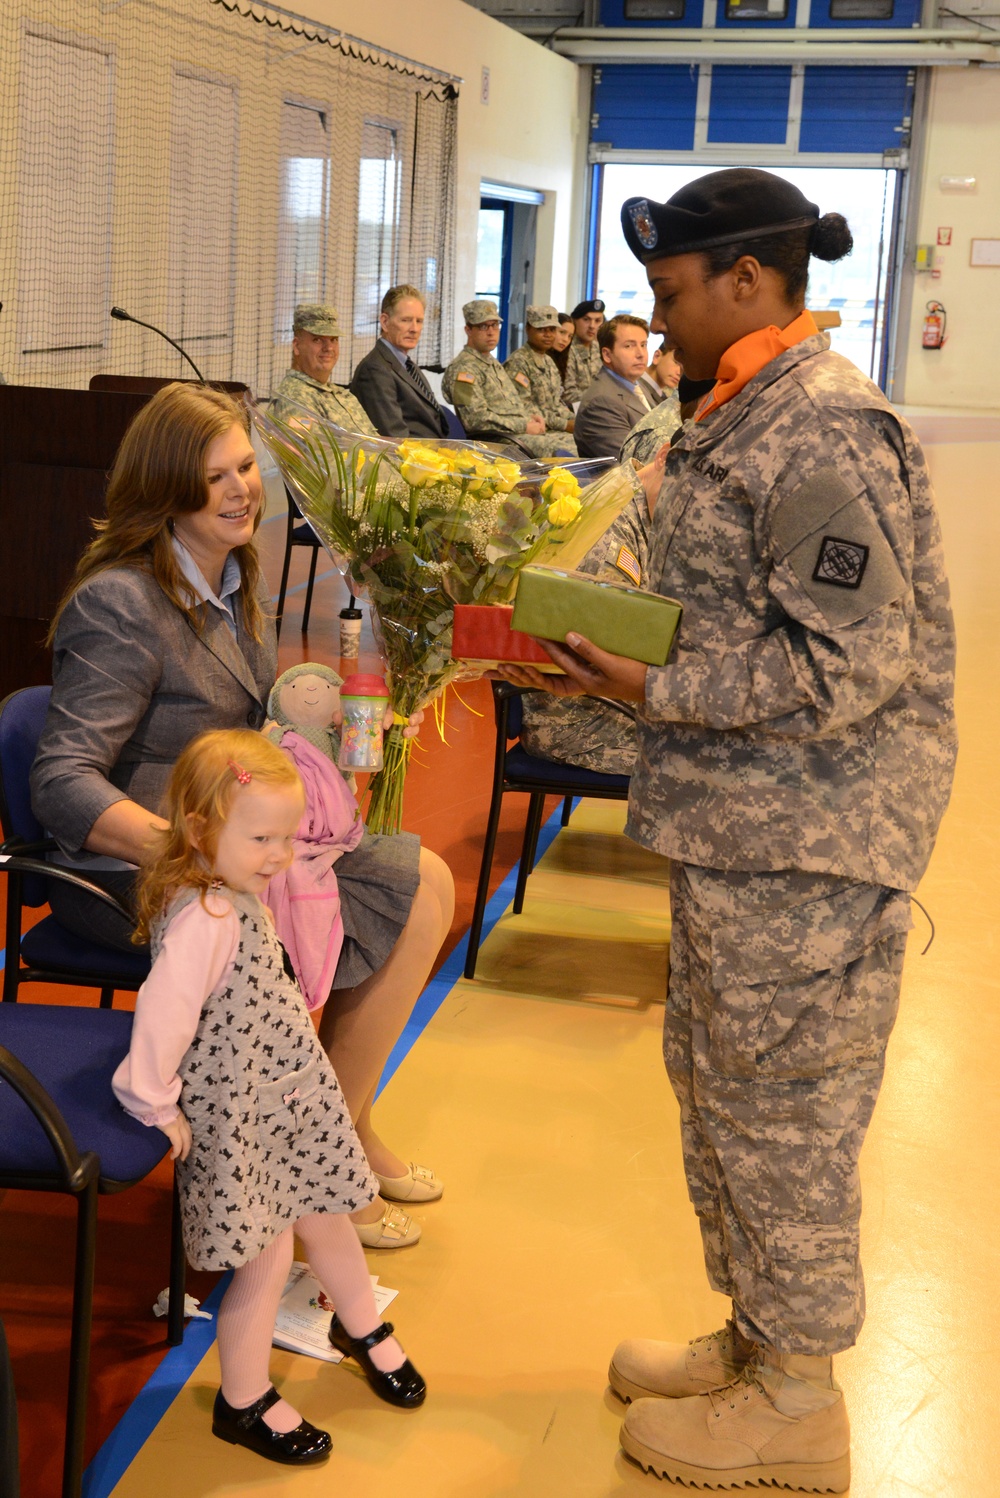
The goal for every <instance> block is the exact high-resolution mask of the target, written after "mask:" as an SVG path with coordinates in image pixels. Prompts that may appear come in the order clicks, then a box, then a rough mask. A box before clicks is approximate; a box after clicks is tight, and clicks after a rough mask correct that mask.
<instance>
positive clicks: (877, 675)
mask: <svg viewBox="0 0 1000 1498" xmlns="http://www.w3.org/2000/svg"><path fill="white" fill-rule="evenodd" d="M622 223H623V227H624V230H625V236H626V239H627V240H628V243H629V246H630V248H631V249H632V251H633V253H634V254H636V255H637V256H638V258H639V259H641V260H642V261H644V263H645V265H646V268H647V275H648V277H649V282H650V285H651V287H652V289H653V292H654V295H655V298H656V307H655V311H654V316H653V321H652V327H653V330H654V331H657V332H664V333H669V336H670V338H671V341H672V342H674V343H675V345H676V346H677V354H678V358H679V360H680V361H681V363H682V364H683V367H684V371H685V374H686V375H688V376H689V377H690V378H692V379H695V380H700V379H705V378H709V377H711V376H712V375H715V376H716V385H715V388H714V391H713V392H712V393H711V394H710V395H708V396H706V398H705V400H704V401H703V402H702V404H701V406H700V407H699V410H698V412H697V416H696V419H695V420H694V421H693V422H688V423H687V424H686V425H685V427H684V428H683V430H682V431H681V432H680V433H679V434H678V435H677V437H676V438H675V439H674V441H673V445H672V446H671V449H670V452H669V454H668V456H667V460H666V471H665V476H664V483H663V488H662V490H661V492H660V497H659V500H658V502H657V507H656V512H655V516H654V520H653V528H652V535H651V541H650V556H649V565H648V578H649V586H651V587H652V588H655V589H656V590H657V591H658V592H662V593H665V594H670V595H672V596H674V597H676V598H679V599H681V600H682V601H683V603H684V606H685V616H684V622H683V625H682V630H681V637H680V642H679V647H678V649H677V650H676V653H675V654H674V656H673V658H672V659H671V661H670V662H669V664H668V665H666V666H665V667H662V668H659V669H656V668H649V669H647V668H646V667H645V666H643V665H641V664H638V663H636V662H634V661H630V660H627V659H625V658H623V657H618V656H612V655H609V654H607V653H606V652H604V651H601V650H598V649H596V648H595V647H594V646H593V645H591V644H590V643H589V642H588V641H587V640H585V639H582V638H581V637H580V636H578V635H569V636H568V637H567V644H568V645H569V646H570V647H571V648H569V649H567V648H565V647H563V646H552V647H551V650H550V653H551V654H552V656H553V658H554V659H555V660H556V661H557V662H558V663H559V664H560V665H561V666H562V667H563V669H564V670H565V672H566V673H567V675H566V676H565V677H562V678H560V677H555V678H551V677H543V676H541V675H540V673H536V672H531V671H527V670H520V671H518V672H516V673H515V672H511V675H512V677H513V678H514V679H517V680H518V681H520V682H521V683H522V684H526V685H533V686H539V687H547V688H548V689H550V690H556V691H557V692H561V693H567V694H569V693H574V692H580V691H583V692H587V693H589V694H593V695H599V696H608V697H613V698H618V699H626V700H632V701H635V702H637V703H639V704H640V708H639V717H638V729H639V757H638V761H637V764H636V768H635V771H634V774H633V777H632V785H631V799H630V804H629V824H628V831H629V833H630V835H631V836H632V837H634V838H636V839H637V841H639V842H641V843H644V844H645V845H646V846H647V847H650V848H653V849H655V850H656V851H657V852H660V853H662V854H664V855H665V856H667V857H669V858H670V859H671V903H672V912H673V945H672V954H671V959H672V962H671V977H670V986H669V992H668V996H667V1013H666V1022H665V1046H664V1049H665V1055H666V1061H667V1069H668V1072H669V1075H670V1080H671V1083H672V1085H673V1087H674V1091H675V1092H676V1094H677V1098H678V1101H679V1103H680V1109H681V1131H682V1138H683V1147H684V1161H685V1168H686V1172H687V1178H688V1188H689V1192H690V1195H691V1199H692V1202H693V1203H694V1207H695V1210H696V1212H697V1214H698V1217H699V1221H700V1224H701V1230H702V1238H703V1243H704V1250H705V1261H706V1265H707V1268H708V1274H709V1279H710V1281H711V1283H712V1285H713V1287H714V1288H715V1289H717V1290H719V1291H721V1292H722V1293H723V1294H725V1295H727V1296H729V1297H730V1298H731V1300H732V1302H733V1313H732V1319H731V1320H730V1321H729V1322H728V1323H727V1325H726V1327H725V1328H724V1329H723V1330H722V1331H720V1332H718V1333H715V1334H713V1335H711V1336H709V1337H705V1338H699V1339H698V1341H697V1342H696V1343H692V1344H690V1345H689V1346H688V1347H683V1346H679V1345H676V1344H671V1343H665V1342H648V1341H632V1342H625V1343H622V1344H621V1345H620V1346H619V1347H618V1348H617V1349H616V1351H615V1354H614V1358H613V1361H612V1365H611V1374H610V1377H611V1381H612V1384H613V1386H614V1388H615V1389H616V1390H617V1391H618V1392H619V1393H620V1394H621V1395H622V1396H623V1397H624V1398H627V1399H634V1400H635V1402H634V1403H633V1404H632V1406H631V1408H630V1410H629V1411H628V1413H627V1415H626V1419H625V1424H624V1426H623V1428H622V1444H623V1446H624V1447H625V1450H626V1451H627V1452H628V1453H629V1455H631V1456H632V1457H634V1458H635V1459H636V1460H637V1461H639V1462H640V1463H641V1464H642V1465H643V1466H644V1467H646V1468H647V1469H651V1470H652V1471H654V1472H656V1473H658V1474H659V1475H661V1476H669V1477H671V1478H674V1479H676V1480H680V1481H683V1482H686V1483H689V1484H691V1485H694V1486H700V1487H711V1488H716V1487H734V1486H738V1487H742V1486H744V1485H745V1484H746V1483H754V1484H759V1483H762V1482H763V1483H778V1484H779V1485H784V1486H786V1487H790V1488H793V1489H795V1490H798V1491H809V1492H840V1491H843V1490H844V1489H846V1488H847V1486H848V1483H849V1481H850V1456H849V1448H850V1432H849V1427H848V1421H847V1414H846V1411H845V1409H844V1400H843V1396H842V1394H841V1391H840V1388H839V1386H838V1384H837V1383H836V1380H835V1379H834V1377H833V1368H832V1355H833V1354H834V1353H836V1352H839V1351H841V1350H842V1349H844V1348H847V1347H850V1346H851V1345H852V1343H853V1342H854V1341H855V1340H856V1338H857V1335H858V1332H859V1330H860V1327H861V1323H862V1320H863V1316H864V1285H863V1280H862V1276H861V1267H860V1263H859V1258H858V1222H859V1217H860V1212H861V1197H860V1186H859V1179H858V1156H859V1153H860V1149H861V1145H862V1142H863V1140H864V1136H865V1132H866V1129H867V1127H868V1123H869V1121H870V1119H871V1115H872V1110H873V1108H874V1104H875V1100H876V1097H877V1095H878V1090H879V1085H880V1082H881V1078H882V1070H883V1064H884V1056H885V1046H886V1042H887V1040H888V1037H889V1034H890V1031H891V1029H892V1025H893V1021H894V1019H895V1014H896V1007H897V1003H898V998H899V984H900V975H901V970H902V962H903V949H904V946H905V942H906V932H907V930H908V929H909V926H910V924H911V923H910V914H909V892H910V891H911V890H913V889H914V888H915V886H916V884H917V882H918V880H919V879H920V877H921V875H922V874H923V872H924V869H925V868H926V865H927V861H928V859H929V857H930V853H931V849H932V847H933V843H934V838H935V835H936V832H937V828H938V824H939V822H940V818H941V815H942V813H943V811H944V808H945V805H946V804H947V800H948V795H949V791H950V787H951V779H952V773H953V767H954V760H955V751H956V737H955V727H954V701H953V677H954V630H953V624H952V617H951V611H950V606H949V599H948V584H947V580H946V577H945V572H944V562H943V557H942V549H941V535H940V529H939V526H938V521H937V516H936V513H935V509H934V501H933V497H932V494H931V489H930V484H929V481H928V476H927V470H926V466H925V463H924V459H923V456H922V454H921V452H920V448H919V446H918V444H917V442H916V439H915V438H914V436H913V433H912V432H911V431H910V429H909V427H908V426H907V424H906V422H905V421H903V419H902V418H901V417H899V416H898V415H897V414H896V413H895V412H894V411H893V410H892V408H891V407H890V406H889V404H888V402H887V401H886V399H885V397H884V396H883V394H882V392H881V391H880V390H879V389H878V388H877V387H876V386H875V385H873V384H872V383H871V381H869V380H868V379H867V378H866V377H865V376H864V375H863V374H861V373H860V372H859V371H858V370H857V369H856V368H855V366H854V365H852V364H851V363H850V362H849V361H848V360H846V359H844V358H842V357H840V356H839V355H837V354H833V353H831V352H829V340H828V338H827V336H826V335H825V334H820V333H818V332H817V330H816V327H815V323H814V322H813V320H812V318H811V317H810V315H809V314H808V313H807V312H803V310H802V309H803V305H804V296H805V286H806V273H807V268H808V259H809V255H810V254H814V255H818V256H819V257H820V258H821V259H825V260H836V259H839V258H840V257H841V256H842V255H844V254H846V253H848V251H849V250H850V248H851V237H850V233H849V231H848V228H847V225H846V224H845V222H844V220H843V219H842V218H840V217H839V215H833V214H828V215H826V216H824V217H823V218H820V217H819V210H818V208H817V207H816V205H815V204H813V203H809V202H807V200H806V199H805V198H804V197H803V196H802V194H801V193H800V192H799V191H798V190H797V189H796V188H793V187H792V186H791V185H790V184H789V183H787V182H784V181H782V180H781V179H780V178H777V177H774V176H772V175H770V174H769V173H767V172H760V171H751V170H744V169H739V170H731V171H723V172H714V173H712V174H710V175H709V176H707V177H703V178H701V179H699V180H698V181H697V182H694V183H691V184H689V185H688V186H687V187H684V188H682V189H681V190H680V191H679V192H678V193H676V194H675V195H674V197H672V198H671V199H670V201H669V202H667V203H665V204H657V203H651V202H648V201H647V200H646V199H641V198H639V199H637V198H633V199H631V200H630V201H629V202H627V203H626V204H625V205H624V208H623V210H622ZM640 1396H647V1397H640ZM649 1396H651V1397H649Z"/></svg>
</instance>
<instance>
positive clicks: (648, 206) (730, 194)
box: [622, 167, 819, 264]
mask: <svg viewBox="0 0 1000 1498" xmlns="http://www.w3.org/2000/svg"><path fill="white" fill-rule="evenodd" d="M818 219H819V208H818V207H817V206H816V204H815V203H810V202H809V199H808V198H807V197H806V196H805V195H804V194H803V193H801V192H800V191H799V189H798V188H797V187H793V186H792V184H791V183H790V182H786V181H785V179H784V178H783V177H776V176H775V175H774V173H773V172H762V171H758V170H757V168H756V167H732V168H730V169H729V170H727V171H724V172H709V173H708V174H707V176H704V177H699V178H697V180H696V181H694V182H689V183H688V184H687V186H686V187H682V188H680V190H679V191H678V192H675V193H674V195H673V197H672V198H668V199H667V201H666V202H665V203H653V202H651V201H650V200H649V198H629V199H628V200H627V201H626V202H625V203H623V204H622V229H623V231H624V233H625V240H626V242H627V244H628V247H629V249H630V250H631V251H632V254H633V255H635V257H636V259H637V260H641V261H643V262H644V263H647V264H648V262H649V261H650V260H663V259H667V258H669V257H670V256H671V255H689V254H691V252H692V251H694V250H711V249H714V248H715V246H716V245H722V244H736V243H737V242H738V241H740V240H744V239H755V238H760V237H761V236H762V235H765V234H780V233H781V232H783V231H784V230H785V229H804V228H806V227H808V226H810V225H812V224H815V223H816V222H817V220H818Z"/></svg>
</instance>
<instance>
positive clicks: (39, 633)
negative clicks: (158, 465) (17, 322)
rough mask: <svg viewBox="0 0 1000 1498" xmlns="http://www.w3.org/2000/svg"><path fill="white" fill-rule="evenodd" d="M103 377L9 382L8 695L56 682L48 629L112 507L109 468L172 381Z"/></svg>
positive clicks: (0, 407) (4, 499) (0, 634)
mask: <svg viewBox="0 0 1000 1498" xmlns="http://www.w3.org/2000/svg"><path fill="white" fill-rule="evenodd" d="M97 380H99V381H100V383H101V384H102V385H103V386H105V388H103V389H91V390H52V389H49V388H46V387H42V386H31V385H0V699H2V698H4V697H6V695H7V693H8V692H13V691H15V690H16V689H17V688H18V687H31V686H42V685H46V684H47V683H48V682H50V681H51V680H52V654H51V651H50V650H49V649H48V648H47V646H46V644H45V636H46V634H47V633H48V628H49V624H50V622H51V620H52V616H53V614H54V613H55V611H56V608H57V607H58V604H59V600H60V599H61V597H62V595H63V593H64V592H65V590H66V587H67V586H68V584H69V581H70V579H71V577H72V576H73V570H74V568H75V567H76V564H77V561H78V559H79V557H80V553H81V552H82V551H83V549H84V547H85V546H86V545H87V544H88V542H90V541H91V540H92V538H93V529H92V525H91V522H92V520H94V519H96V518H97V517H98V516H100V515H102V514H103V512H104V494H105V490H106V487H107V478H108V470H109V468H110V467H111V464H112V462H113V461H114V456H115V453H116V452H117V451H118V446H119V443H120V442H121V440H122V437H123V436H124V435H125V429H126V427H127V426H128V424H129V422H130V421H131V420H132V418H133V416H135V414H136V412H137V411H140V410H141V409H142V407H143V406H144V405H145V404H146V402H147V401H148V400H149V398H150V396H151V395H153V394H154V392H155V391H156V390H158V389H159V388H160V387H161V386H162V385H168V384H171V383H172V381H170V380H157V379H142V380H139V379H133V378H131V377H129V376H125V375H102V376H97V377H95V382H96V381H97ZM109 385H110V386H111V388H107V387H108V386H109ZM226 388H227V389H229V390H231V391H232V392H233V393H234V394H239V393H241V392H244V391H246V389H247V387H246V386H245V385H235V386H234V385H230V386H227V387H226Z"/></svg>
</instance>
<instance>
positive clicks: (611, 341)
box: [573, 312, 651, 458]
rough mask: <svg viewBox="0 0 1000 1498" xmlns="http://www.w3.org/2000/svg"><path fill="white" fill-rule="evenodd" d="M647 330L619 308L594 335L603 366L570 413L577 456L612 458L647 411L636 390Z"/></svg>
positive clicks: (641, 372) (643, 368) (637, 319)
mask: <svg viewBox="0 0 1000 1498" xmlns="http://www.w3.org/2000/svg"><path fill="white" fill-rule="evenodd" d="M648 339H649V328H648V326H647V325H646V323H644V322H643V320H642V318H641V317H633V316H632V315H631V314H630V313H628V312H620V313H619V314H618V316H617V317H613V318H612V319H611V321H610V322H606V323H603V324H602V326H601V328H600V330H599V331H598V334H597V341H598V345H599V347H600V350H601V362H602V365H603V368H602V369H601V372H600V374H599V375H598V376H597V379H596V380H595V381H594V383H593V384H592V385H591V386H590V388H589V389H588V390H585V391H584V393H583V397H582V399H581V401H580V404H579V406H578V408H577V412H576V425H575V426H574V428H573V435H574V436H575V438H576V448H577V452H578V453H579V454H580V457H581V458H614V457H617V456H618V451H619V449H620V447H621V445H622V443H623V442H624V441H625V438H626V437H627V436H628V434H629V432H630V431H631V430H632V428H633V427H634V426H635V424H636V422H637V421H641V420H642V418H643V417H644V416H645V414H646V412H647V411H648V410H649V409H650V404H651V403H650V402H649V401H648V400H646V399H645V398H644V397H643V395H642V394H641V393H640V391H639V390H638V389H637V388H636V381H637V380H638V379H639V376H640V375H641V374H644V373H645V370H646V349H647V344H648Z"/></svg>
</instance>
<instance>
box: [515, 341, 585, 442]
mask: <svg viewBox="0 0 1000 1498" xmlns="http://www.w3.org/2000/svg"><path fill="white" fill-rule="evenodd" d="M503 367H504V369H505V370H506V371H507V373H508V374H509V375H510V377H511V379H512V380H513V381H514V384H515V385H517V386H518V388H519V389H520V391H521V393H522V394H523V396H524V398H525V400H527V401H529V402H530V403H531V404H532V405H533V406H534V407H535V409H536V410H537V411H539V412H540V413H541V415H542V417H543V419H544V421H545V427H546V430H547V431H549V432H565V431H566V430H567V429H568V427H569V423H570V421H571V420H572V418H573V413H572V412H571V411H570V410H569V408H568V407H567V406H565V405H563V398H562V385H561V383H560V380H559V371H558V369H557V368H556V366H555V363H554V361H553V360H552V359H550V358H549V356H548V354H540V353H539V352H538V351H537V349H533V348H532V347H531V344H530V343H526V344H524V346H523V347H522V348H519V349H515V350H514V352H513V353H512V354H511V356H510V358H509V359H507V360H505V361H504V366H503Z"/></svg>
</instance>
